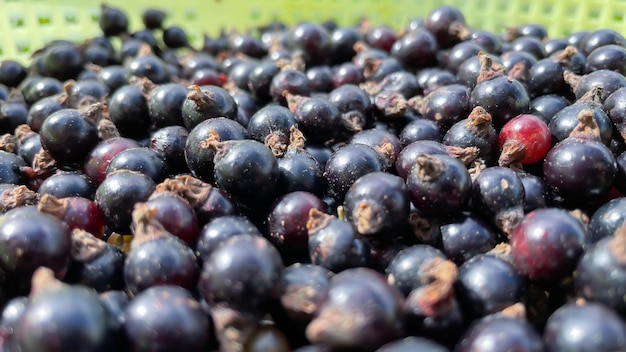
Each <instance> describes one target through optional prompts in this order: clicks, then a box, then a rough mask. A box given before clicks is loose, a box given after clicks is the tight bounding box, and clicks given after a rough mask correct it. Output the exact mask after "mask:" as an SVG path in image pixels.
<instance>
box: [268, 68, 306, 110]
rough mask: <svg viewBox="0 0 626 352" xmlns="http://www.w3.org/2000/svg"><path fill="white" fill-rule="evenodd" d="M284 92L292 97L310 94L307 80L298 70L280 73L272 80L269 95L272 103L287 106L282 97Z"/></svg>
mask: <svg viewBox="0 0 626 352" xmlns="http://www.w3.org/2000/svg"><path fill="white" fill-rule="evenodd" d="M285 91H287V92H289V93H291V94H293V95H302V96H309V95H310V94H311V87H310V85H309V79H308V78H307V77H306V75H305V74H304V73H303V72H301V71H298V70H284V71H280V72H278V73H277V74H276V75H275V76H274V77H273V78H272V82H271V83H270V91H269V93H270V96H271V97H272V100H273V101H275V102H277V103H279V104H280V105H282V106H287V100H286V99H285V97H284V96H283V92H285Z"/></svg>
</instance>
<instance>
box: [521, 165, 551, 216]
mask: <svg viewBox="0 0 626 352" xmlns="http://www.w3.org/2000/svg"><path fill="white" fill-rule="evenodd" d="M517 177H519V179H520V181H522V186H523V187H524V213H530V212H531V211H533V210H535V209H539V208H545V207H546V205H547V202H548V200H547V198H548V197H547V192H546V185H545V183H544V182H543V178H541V177H539V176H536V175H533V174H527V173H519V174H518V175H517Z"/></svg>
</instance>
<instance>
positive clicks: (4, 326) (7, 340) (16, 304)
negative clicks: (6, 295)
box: [0, 296, 28, 349]
mask: <svg viewBox="0 0 626 352" xmlns="http://www.w3.org/2000/svg"><path fill="white" fill-rule="evenodd" d="M27 305H28V297H27V296H18V297H14V298H12V299H10V300H8V301H7V302H6V303H5V305H4V308H3V309H2V316H1V317H0V336H2V339H3V341H2V347H3V348H5V349H10V348H16V346H15V344H16V342H15V329H16V327H17V326H18V324H19V322H20V319H22V317H23V316H24V312H25V311H26V306H27Z"/></svg>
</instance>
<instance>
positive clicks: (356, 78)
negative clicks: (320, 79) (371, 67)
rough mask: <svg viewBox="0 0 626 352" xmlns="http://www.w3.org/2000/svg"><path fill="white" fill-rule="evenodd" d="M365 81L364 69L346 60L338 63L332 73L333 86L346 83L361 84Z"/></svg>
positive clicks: (336, 86)
mask: <svg viewBox="0 0 626 352" xmlns="http://www.w3.org/2000/svg"><path fill="white" fill-rule="evenodd" d="M363 81H365V77H363V72H362V69H360V68H359V67H357V66H356V65H355V64H353V63H352V62H345V63H342V64H341V65H338V66H337V67H336V68H335V69H334V70H333V73H332V77H331V84H332V88H338V87H341V86H343V85H345V84H353V85H359V84H361V83H363Z"/></svg>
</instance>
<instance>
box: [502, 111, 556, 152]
mask: <svg viewBox="0 0 626 352" xmlns="http://www.w3.org/2000/svg"><path fill="white" fill-rule="evenodd" d="M509 140H515V141H517V142H519V143H520V144H521V146H523V147H524V154H523V157H521V159H520V160H518V161H519V162H520V163H522V164H533V163H536V162H538V161H541V160H542V159H543V158H544V157H545V156H546V154H547V153H548V151H549V150H550V145H551V143H552V136H551V135H550V129H549V128H548V125H547V124H546V123H545V122H544V121H543V120H542V119H540V118H539V117H537V116H535V115H531V114H522V115H518V116H517V117H515V118H513V119H511V120H510V121H508V122H507V123H506V124H505V125H504V126H503V127H502V130H501V131H500V135H499V138H498V143H499V145H500V148H502V147H503V146H504V144H505V143H506V142H507V141H509Z"/></svg>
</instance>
